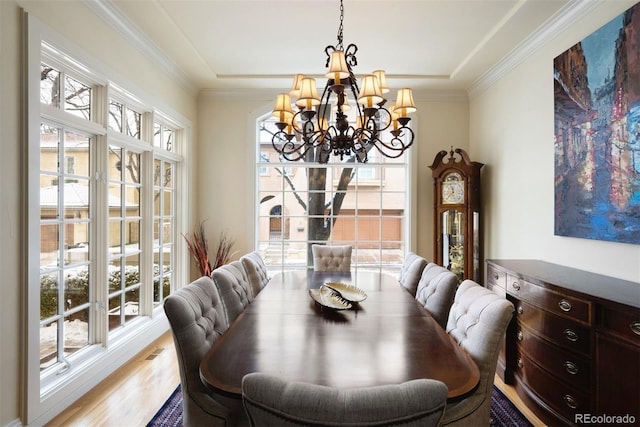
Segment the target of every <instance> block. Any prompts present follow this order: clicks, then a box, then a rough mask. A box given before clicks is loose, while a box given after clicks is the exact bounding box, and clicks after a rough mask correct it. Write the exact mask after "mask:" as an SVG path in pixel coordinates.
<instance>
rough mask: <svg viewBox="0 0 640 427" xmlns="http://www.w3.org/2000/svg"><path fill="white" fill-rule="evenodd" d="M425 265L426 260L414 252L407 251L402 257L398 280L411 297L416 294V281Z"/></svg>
mask: <svg viewBox="0 0 640 427" xmlns="http://www.w3.org/2000/svg"><path fill="white" fill-rule="evenodd" d="M426 266H427V260H426V259H424V258H423V257H421V256H420V255H418V254H416V253H415V252H409V253H407V255H406V256H405V257H404V262H403V263H402V267H401V268H400V274H399V275H398V281H399V282H400V284H401V285H402V286H403V287H404V288H405V289H406V290H407V291H408V292H409V293H410V294H411V296H413V297H415V296H416V290H417V289H418V281H419V280H420V276H421V275H422V270H424V268H425V267H426Z"/></svg>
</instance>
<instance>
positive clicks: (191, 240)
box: [182, 221, 213, 276]
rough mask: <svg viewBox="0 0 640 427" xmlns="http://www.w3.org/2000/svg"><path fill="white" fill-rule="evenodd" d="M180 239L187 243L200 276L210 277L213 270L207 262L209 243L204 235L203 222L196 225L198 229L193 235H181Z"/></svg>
mask: <svg viewBox="0 0 640 427" xmlns="http://www.w3.org/2000/svg"><path fill="white" fill-rule="evenodd" d="M182 237H184V240H185V241H186V242H187V247H188V248H189V253H190V254H191V257H192V258H193V259H194V261H195V262H196V265H197V266H198V269H199V270H200V274H202V275H203V276H211V272H212V271H213V269H212V268H211V262H210V261H209V243H208V242H207V237H206V235H205V233H204V221H202V222H201V223H200V224H199V225H198V228H197V229H196V230H195V231H194V232H193V233H187V234H186V235H185V234H183V235H182Z"/></svg>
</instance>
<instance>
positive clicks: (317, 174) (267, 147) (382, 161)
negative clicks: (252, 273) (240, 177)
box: [255, 115, 411, 271]
mask: <svg viewBox="0 0 640 427" xmlns="http://www.w3.org/2000/svg"><path fill="white" fill-rule="evenodd" d="M256 125H257V135H258V140H257V141H256V166H255V167H256V173H255V176H256V180H257V183H256V186H257V188H258V192H257V196H256V204H257V212H258V215H257V222H256V245H257V247H258V249H259V250H260V252H261V254H262V255H263V257H264V258H265V261H266V263H267V265H268V266H269V268H270V269H273V270H278V269H298V268H299V269H305V268H311V267H312V263H313V260H312V257H311V255H310V253H311V249H310V248H311V245H312V244H314V243H320V244H328V245H345V244H348V245H352V246H353V255H352V256H353V259H352V266H353V268H354V269H375V270H382V271H397V269H398V268H399V266H400V264H401V262H402V259H403V257H404V253H405V249H406V248H407V247H408V244H407V242H408V240H409V239H408V236H409V230H408V224H409V217H410V212H409V207H410V206H411V203H410V194H411V191H409V190H410V188H409V183H410V167H409V156H410V152H411V150H408V151H407V152H405V154H404V155H403V156H402V157H400V158H397V159H389V158H386V157H383V156H382V155H380V154H379V153H376V152H375V151H374V150H372V151H371V152H370V153H369V161H368V163H358V162H356V161H355V159H347V158H345V159H344V160H342V161H340V159H339V158H337V159H333V158H332V159H331V160H330V161H329V163H327V164H318V163H307V162H304V161H303V160H300V161H296V162H290V161H286V160H282V159H281V158H280V157H279V155H278V153H277V152H276V151H275V150H274V148H273V146H272V144H271V138H272V135H273V133H274V132H275V130H276V127H275V119H274V118H273V117H271V116H270V115H269V116H264V117H261V118H259V119H258V120H257V123H256Z"/></svg>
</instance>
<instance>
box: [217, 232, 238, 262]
mask: <svg viewBox="0 0 640 427" xmlns="http://www.w3.org/2000/svg"><path fill="white" fill-rule="evenodd" d="M234 243H235V241H234V240H231V239H230V238H229V236H227V233H226V232H224V231H223V232H221V233H220V240H218V250H217V251H216V258H215V260H214V267H213V268H214V269H216V268H218V267H220V266H221V265H225V264H228V263H229V262H231V258H232V257H233V256H234V255H235V253H236V252H231V248H233V244H234Z"/></svg>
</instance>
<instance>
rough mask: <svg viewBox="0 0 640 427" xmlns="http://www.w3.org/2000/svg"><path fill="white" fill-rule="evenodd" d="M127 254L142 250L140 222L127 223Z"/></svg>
mask: <svg viewBox="0 0 640 427" xmlns="http://www.w3.org/2000/svg"><path fill="white" fill-rule="evenodd" d="M125 232H126V239H127V240H126V241H125V245H126V252H132V251H139V250H140V221H137V220H136V221H125Z"/></svg>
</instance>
